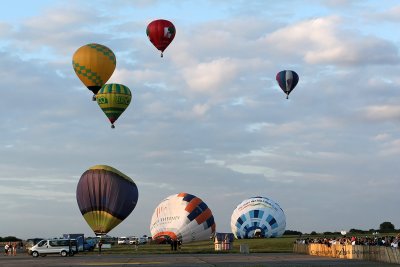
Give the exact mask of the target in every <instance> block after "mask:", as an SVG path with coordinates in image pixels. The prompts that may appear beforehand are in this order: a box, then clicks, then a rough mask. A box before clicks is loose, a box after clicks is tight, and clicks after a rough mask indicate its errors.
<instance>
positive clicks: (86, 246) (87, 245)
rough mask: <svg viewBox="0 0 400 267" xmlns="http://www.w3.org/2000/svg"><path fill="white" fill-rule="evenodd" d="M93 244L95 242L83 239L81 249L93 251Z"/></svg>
mask: <svg viewBox="0 0 400 267" xmlns="http://www.w3.org/2000/svg"><path fill="white" fill-rule="evenodd" d="M95 246H96V244H92V243H88V242H86V241H85V242H84V243H83V251H93V250H94V247H95Z"/></svg>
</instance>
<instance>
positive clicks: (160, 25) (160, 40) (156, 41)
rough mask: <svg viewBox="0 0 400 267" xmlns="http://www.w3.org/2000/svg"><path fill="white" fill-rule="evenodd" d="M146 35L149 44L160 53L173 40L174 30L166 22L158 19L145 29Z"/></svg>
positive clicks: (172, 25)
mask: <svg viewBox="0 0 400 267" xmlns="http://www.w3.org/2000/svg"><path fill="white" fill-rule="evenodd" d="M146 34H147V37H148V38H149V40H150V42H151V43H152V44H153V45H154V46H155V47H156V48H157V49H158V50H160V51H161V56H162V52H164V50H165V49H166V48H167V47H168V46H169V44H170V43H171V42H172V40H173V39H174V38H175V34H176V29H175V26H174V24H172V22H170V21H168V20H164V19H159V20H154V21H152V22H151V23H150V24H149V25H148V26H147V28H146Z"/></svg>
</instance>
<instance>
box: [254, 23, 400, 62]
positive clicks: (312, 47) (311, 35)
mask: <svg viewBox="0 0 400 267" xmlns="http://www.w3.org/2000/svg"><path fill="white" fill-rule="evenodd" d="M342 23H343V22H342V19H341V18H340V17H338V16H330V17H321V18H317V19H313V20H306V21H303V22H300V23H297V24H294V25H289V26H287V27H285V28H282V29H278V30H277V31H275V32H273V33H270V34H268V35H267V36H266V37H265V38H264V39H263V40H262V41H263V42H265V43H266V44H267V45H268V46H272V47H274V49H275V50H277V51H279V52H280V53H285V54H287V55H292V56H295V57H300V58H302V59H303V60H304V62H306V63H308V64H366V63H369V64H395V63H399V55H398V51H397V48H396V47H395V46H394V44H391V43H389V42H387V41H385V40H382V39H378V38H376V37H373V36H362V35H360V34H359V33H356V32H353V33H352V32H349V31H345V30H341V28H340V24H342ZM366 55H368V56H366Z"/></svg>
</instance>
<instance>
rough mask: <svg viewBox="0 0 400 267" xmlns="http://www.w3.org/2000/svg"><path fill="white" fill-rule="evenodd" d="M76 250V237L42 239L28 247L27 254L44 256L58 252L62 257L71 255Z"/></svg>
mask: <svg viewBox="0 0 400 267" xmlns="http://www.w3.org/2000/svg"><path fill="white" fill-rule="evenodd" d="M77 252H78V242H76V239H47V240H42V241H40V242H39V243H37V244H36V245H34V246H33V247H31V248H30V249H29V255H32V256H33V257H39V255H40V256H42V257H44V256H46V255H48V254H60V255H61V256H63V257H66V256H68V255H70V256H73V255H74V254H75V253H77Z"/></svg>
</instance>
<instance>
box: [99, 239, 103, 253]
mask: <svg viewBox="0 0 400 267" xmlns="http://www.w3.org/2000/svg"><path fill="white" fill-rule="evenodd" d="M98 246H99V255H100V254H101V247H102V246H103V242H101V240H100V241H99V244H98Z"/></svg>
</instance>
